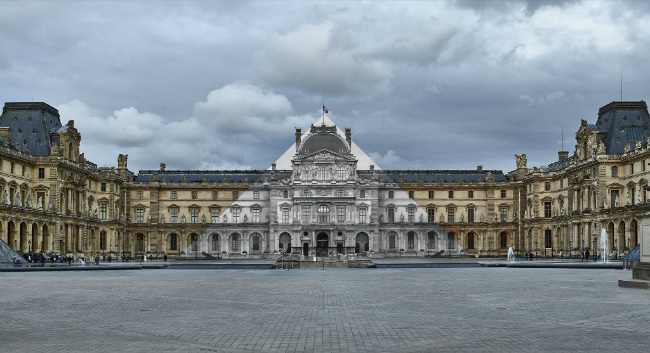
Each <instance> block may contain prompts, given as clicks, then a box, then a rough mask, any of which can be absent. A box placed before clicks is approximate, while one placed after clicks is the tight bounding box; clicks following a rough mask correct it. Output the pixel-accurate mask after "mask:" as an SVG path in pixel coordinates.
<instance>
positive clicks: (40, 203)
mask: <svg viewBox="0 0 650 353" xmlns="http://www.w3.org/2000/svg"><path fill="white" fill-rule="evenodd" d="M36 203H37V205H38V207H37V208H38V209H39V210H42V209H43V197H42V196H39V197H38V199H36Z"/></svg>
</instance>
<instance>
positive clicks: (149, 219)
mask: <svg viewBox="0 0 650 353" xmlns="http://www.w3.org/2000/svg"><path fill="white" fill-rule="evenodd" d="M147 223H151V213H149V215H148V216H147Z"/></svg>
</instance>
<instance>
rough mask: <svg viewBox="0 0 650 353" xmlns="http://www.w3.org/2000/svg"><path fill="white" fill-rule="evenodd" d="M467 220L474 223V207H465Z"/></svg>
mask: <svg viewBox="0 0 650 353" xmlns="http://www.w3.org/2000/svg"><path fill="white" fill-rule="evenodd" d="M467 222H469V223H474V209H473V208H468V209H467Z"/></svg>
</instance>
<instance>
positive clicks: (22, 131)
mask: <svg viewBox="0 0 650 353" xmlns="http://www.w3.org/2000/svg"><path fill="white" fill-rule="evenodd" d="M0 127H3V128H11V132H10V133H9V138H10V139H11V144H12V145H13V147H18V148H19V149H20V150H21V151H22V152H27V149H29V150H30V153H31V154H32V155H34V156H48V155H50V148H51V142H52V136H51V135H50V134H51V133H54V132H56V131H58V130H59V129H60V128H61V127H62V124H61V120H60V118H59V111H58V110H56V109H55V108H54V107H52V106H50V105H49V104H46V103H43V102H24V103H5V105H4V108H3V109H2V115H1V116H0ZM39 141H40V143H39ZM16 145H18V146H16Z"/></svg>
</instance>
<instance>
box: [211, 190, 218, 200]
mask: <svg viewBox="0 0 650 353" xmlns="http://www.w3.org/2000/svg"><path fill="white" fill-rule="evenodd" d="M218 198H219V191H213V192H212V199H213V200H216V199H218Z"/></svg>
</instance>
